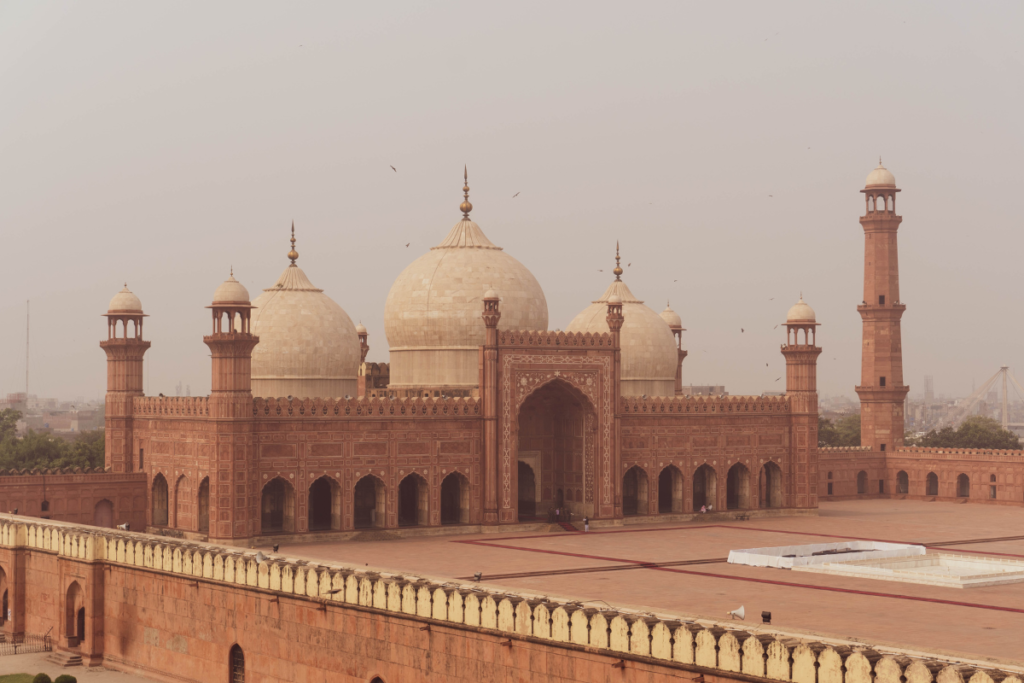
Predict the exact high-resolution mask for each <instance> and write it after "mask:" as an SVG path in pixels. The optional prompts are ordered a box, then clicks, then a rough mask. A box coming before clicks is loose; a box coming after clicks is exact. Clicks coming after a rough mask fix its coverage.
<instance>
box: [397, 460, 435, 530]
mask: <svg viewBox="0 0 1024 683" xmlns="http://www.w3.org/2000/svg"><path fill="white" fill-rule="evenodd" d="M429 498H430V496H429V493H428V490H427V480H426V479H424V478H423V477H421V476H420V475H418V474H416V473H415V472H413V473H412V474H410V475H408V476H407V477H406V478H405V479H403V480H402V483H401V484H399V485H398V526H426V525H427V524H430V517H429V514H428V509H429V508H428V501H429Z"/></svg>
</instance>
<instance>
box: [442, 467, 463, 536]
mask: <svg viewBox="0 0 1024 683" xmlns="http://www.w3.org/2000/svg"><path fill="white" fill-rule="evenodd" d="M468 523H469V479H467V478H466V477H465V475H463V474H462V473H461V472H452V473H450V474H449V475H448V476H447V477H445V478H444V481H442V482H441V524H468Z"/></svg>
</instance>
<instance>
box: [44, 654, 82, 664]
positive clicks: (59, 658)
mask: <svg viewBox="0 0 1024 683" xmlns="http://www.w3.org/2000/svg"><path fill="white" fill-rule="evenodd" d="M46 661H48V662H50V663H52V664H56V665H57V666H59V667H63V668H67V667H69V666H82V655H80V654H78V653H77V652H53V653H51V654H50V656H49V657H47V658H46Z"/></svg>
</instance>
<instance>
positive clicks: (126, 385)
mask: <svg viewBox="0 0 1024 683" xmlns="http://www.w3.org/2000/svg"><path fill="white" fill-rule="evenodd" d="M104 315H105V317H106V318H107V339H106V341H102V342H100V348H102V349H103V351H104V352H105V353H106V354H107V397H106V416H105V426H106V430H105V431H106V449H105V450H106V453H105V460H106V466H107V467H108V468H109V469H110V471H112V472H132V471H134V470H135V469H136V468H135V466H134V452H135V450H134V438H133V434H132V404H133V399H134V398H135V397H136V396H142V393H143V392H142V368H143V365H142V360H143V356H144V355H145V354H146V351H147V350H148V349H149V342H148V341H143V339H142V319H143V318H146V317H148V316H146V314H145V313H143V312H142V302H141V301H139V297H137V296H135V295H134V294H132V293H131V292H130V291H129V290H128V284H127V283H125V286H124V289H122V290H121V291H120V292H118V293H117V294H116V295H115V296H114V298H113V299H111V300H110V305H109V306H108V307H107V312H106V313H105V314H104ZM129 323H130V324H131V328H130V329H129Z"/></svg>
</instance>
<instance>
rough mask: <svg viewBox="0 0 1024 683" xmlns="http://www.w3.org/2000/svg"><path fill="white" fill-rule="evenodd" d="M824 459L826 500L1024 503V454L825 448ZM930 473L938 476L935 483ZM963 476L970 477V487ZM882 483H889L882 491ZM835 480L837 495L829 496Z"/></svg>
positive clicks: (821, 481) (822, 490) (821, 484)
mask: <svg viewBox="0 0 1024 683" xmlns="http://www.w3.org/2000/svg"><path fill="white" fill-rule="evenodd" d="M818 457H819V473H820V478H819V482H818V483H819V490H820V496H821V500H844V499H850V498H900V499H903V498H907V499H912V500H941V501H953V502H957V501H959V502H970V503H986V504H989V505H1024V451H1011V450H996V449H982V448H976V449H975V448H971V449H968V448H917V447H906V448H898V449H896V450H894V451H888V452H885V451H872V450H870V449H868V448H867V447H855V448H819V449H818ZM861 472H863V473H864V476H865V478H866V486H865V487H864V491H863V492H861V491H860V489H859V488H858V481H857V479H858V476H859V475H860V473H861ZM904 474H905V475H906V476H905V477H904V476H902V475H904ZM830 475H831V477H832V478H831V479H830V478H829V476H830ZM930 475H934V477H932V478H931V482H929V478H930ZM961 477H966V482H965V483H963V482H964V480H963V479H961ZM879 481H882V482H884V484H883V486H882V490H880V489H879ZM830 482H831V483H832V484H833V486H832V491H833V493H832V495H829V494H828V484H829V483H830ZM965 494H966V495H965Z"/></svg>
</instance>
